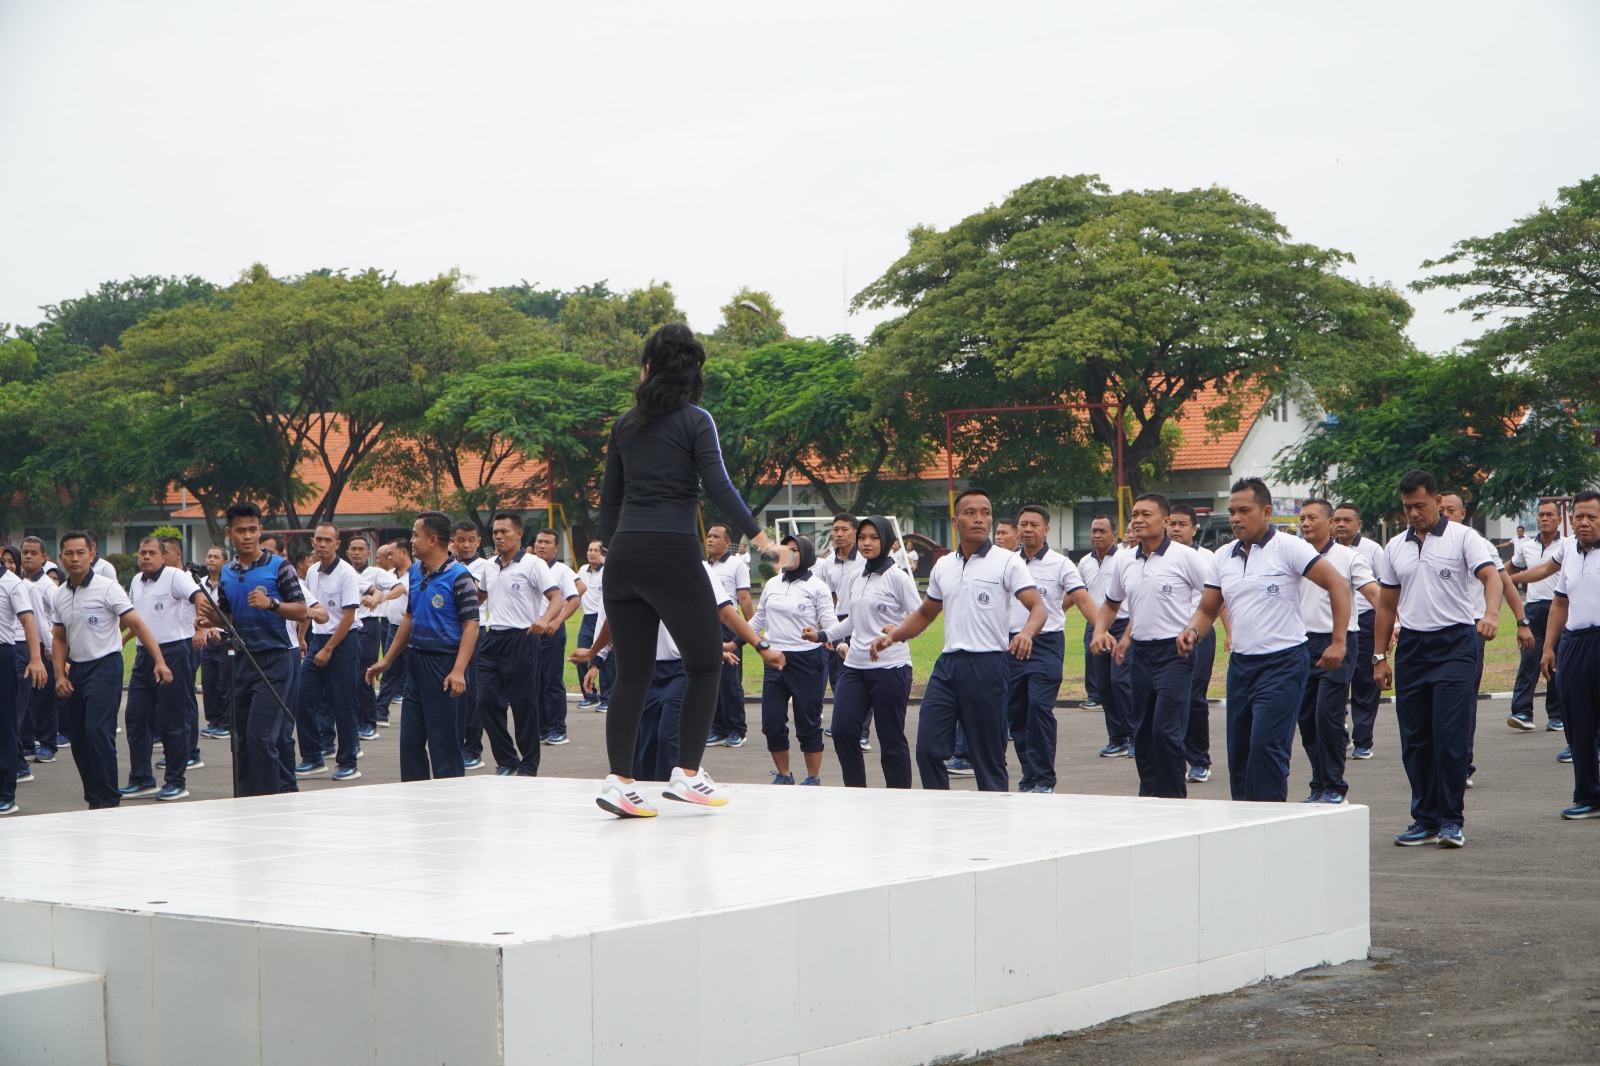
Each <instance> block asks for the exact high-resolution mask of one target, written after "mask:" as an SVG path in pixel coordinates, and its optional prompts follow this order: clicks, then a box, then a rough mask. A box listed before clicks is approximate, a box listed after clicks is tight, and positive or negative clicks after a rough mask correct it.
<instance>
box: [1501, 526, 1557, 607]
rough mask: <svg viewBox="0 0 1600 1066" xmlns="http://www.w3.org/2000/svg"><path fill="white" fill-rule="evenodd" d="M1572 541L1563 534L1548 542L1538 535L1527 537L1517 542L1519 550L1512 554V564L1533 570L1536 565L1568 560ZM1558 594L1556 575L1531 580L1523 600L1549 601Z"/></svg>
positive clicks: (1527, 602)
mask: <svg viewBox="0 0 1600 1066" xmlns="http://www.w3.org/2000/svg"><path fill="white" fill-rule="evenodd" d="M1571 547H1572V543H1569V541H1568V540H1567V539H1566V538H1564V537H1561V536H1557V537H1555V538H1554V539H1553V540H1551V541H1550V543H1549V544H1546V543H1545V542H1544V541H1542V540H1540V539H1539V538H1538V537H1527V538H1525V539H1523V540H1521V541H1518V542H1517V550H1516V551H1514V552H1513V553H1512V554H1511V565H1512V566H1514V567H1516V568H1517V569H1518V570H1532V569H1533V568H1534V567H1536V566H1542V565H1544V564H1545V563H1549V562H1554V563H1557V564H1561V563H1564V562H1565V561H1566V553H1567V552H1568V551H1569V550H1570V549H1571ZM1555 594H1556V575H1555V574H1551V575H1550V576H1549V577H1547V578H1544V579H1543V580H1540V581H1530V582H1528V584H1527V591H1526V592H1524V593H1523V595H1522V602H1523V603H1525V604H1531V603H1549V602H1550V601H1551V600H1552V599H1553V598H1554V597H1555Z"/></svg>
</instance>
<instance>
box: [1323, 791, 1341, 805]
mask: <svg viewBox="0 0 1600 1066" xmlns="http://www.w3.org/2000/svg"><path fill="white" fill-rule="evenodd" d="M1322 802H1323V803H1343V802H1344V796H1343V795H1341V794H1340V793H1338V792H1334V791H1333V790H1331V789H1330V790H1328V791H1327V792H1324V793H1323V794H1322Z"/></svg>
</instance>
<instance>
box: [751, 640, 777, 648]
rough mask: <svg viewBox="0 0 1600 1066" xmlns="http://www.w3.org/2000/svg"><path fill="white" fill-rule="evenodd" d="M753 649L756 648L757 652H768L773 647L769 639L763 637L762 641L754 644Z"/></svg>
mask: <svg viewBox="0 0 1600 1066" xmlns="http://www.w3.org/2000/svg"><path fill="white" fill-rule="evenodd" d="M751 647H753V648H755V650H756V651H766V650H767V649H768V648H770V647H772V645H771V644H768V643H767V639H766V638H765V637H762V638H761V639H760V640H758V641H756V642H755V643H754V644H752V645H751Z"/></svg>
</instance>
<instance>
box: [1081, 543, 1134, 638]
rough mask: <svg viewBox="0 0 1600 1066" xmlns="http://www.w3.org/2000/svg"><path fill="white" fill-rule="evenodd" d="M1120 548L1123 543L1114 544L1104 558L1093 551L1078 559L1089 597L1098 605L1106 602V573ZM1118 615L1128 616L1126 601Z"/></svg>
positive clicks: (1119, 609) (1119, 616) (1092, 621)
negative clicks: (1097, 556)
mask: <svg viewBox="0 0 1600 1066" xmlns="http://www.w3.org/2000/svg"><path fill="white" fill-rule="evenodd" d="M1120 550H1121V545H1115V544H1114V545H1112V547H1111V550H1110V551H1108V552H1106V555H1105V558H1104V559H1097V558H1095V554H1094V552H1092V551H1091V552H1090V553H1089V554H1088V555H1085V556H1084V557H1083V558H1082V559H1079V560H1078V575H1079V576H1080V577H1082V578H1083V587H1084V588H1085V589H1087V590H1088V592H1089V598H1090V599H1091V600H1093V601H1094V605H1095V606H1096V607H1099V606H1100V605H1101V604H1103V603H1105V602H1106V575H1107V574H1108V573H1109V572H1110V568H1111V564H1112V563H1113V562H1115V561H1116V558H1117V553H1118V552H1119V551H1120ZM1117 617H1118V618H1126V617H1128V605H1127V604H1126V603H1124V604H1123V605H1122V606H1121V607H1119V608H1117ZM1089 622H1090V624H1091V625H1092V624H1093V623H1094V619H1092V618H1091V619H1089Z"/></svg>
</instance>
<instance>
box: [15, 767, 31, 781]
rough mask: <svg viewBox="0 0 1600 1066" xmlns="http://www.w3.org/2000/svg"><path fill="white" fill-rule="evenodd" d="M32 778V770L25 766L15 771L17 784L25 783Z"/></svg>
mask: <svg viewBox="0 0 1600 1066" xmlns="http://www.w3.org/2000/svg"><path fill="white" fill-rule="evenodd" d="M32 780H33V771H32V770H29V769H27V768H26V767H24V768H23V769H21V770H18V771H17V784H19V785H25V784H27V783H28V782H29V781H32Z"/></svg>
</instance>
